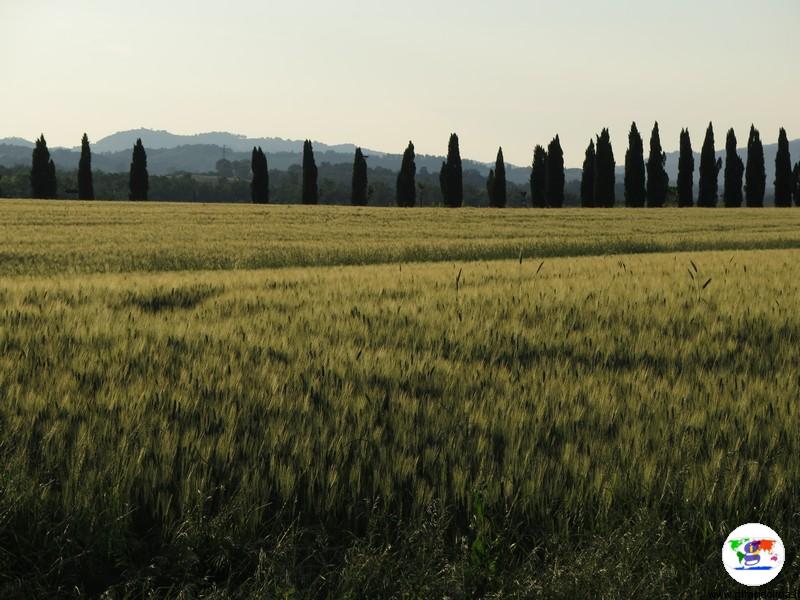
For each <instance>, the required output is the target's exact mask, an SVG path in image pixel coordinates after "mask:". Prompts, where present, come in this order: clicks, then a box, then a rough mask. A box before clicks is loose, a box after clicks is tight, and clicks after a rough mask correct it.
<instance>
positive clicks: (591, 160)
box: [581, 140, 595, 208]
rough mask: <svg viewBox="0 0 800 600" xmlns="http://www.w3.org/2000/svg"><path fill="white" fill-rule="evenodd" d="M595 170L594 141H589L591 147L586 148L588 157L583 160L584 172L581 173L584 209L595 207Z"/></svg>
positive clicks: (582, 204)
mask: <svg viewBox="0 0 800 600" xmlns="http://www.w3.org/2000/svg"><path fill="white" fill-rule="evenodd" d="M594 170H595V152H594V140H589V145H588V146H587V148H586V157H585V158H584V159H583V172H582V173H581V206H583V207H584V208H593V207H594Z"/></svg>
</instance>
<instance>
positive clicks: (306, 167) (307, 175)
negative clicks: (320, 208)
mask: <svg viewBox="0 0 800 600" xmlns="http://www.w3.org/2000/svg"><path fill="white" fill-rule="evenodd" d="M317 173H318V171H317V163H316V161H315V160H314V147H313V146H312V145H311V140H306V141H305V143H304V144H303V187H302V198H301V200H302V202H303V204H319V186H318V185H317Z"/></svg>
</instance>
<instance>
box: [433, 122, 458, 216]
mask: <svg viewBox="0 0 800 600" xmlns="http://www.w3.org/2000/svg"><path fill="white" fill-rule="evenodd" d="M439 185H440V186H441V188H442V199H443V200H444V204H445V206H449V207H450V208H458V207H460V206H462V205H463V204H464V179H463V173H462V170H461V152H460V150H459V148H458V136H457V135H456V134H455V133H453V134H451V135H450V143H449V144H448V146H447V160H446V161H445V162H444V163H443V164H442V170H441V172H440V173H439Z"/></svg>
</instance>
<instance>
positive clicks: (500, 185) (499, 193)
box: [486, 148, 507, 208]
mask: <svg viewBox="0 0 800 600" xmlns="http://www.w3.org/2000/svg"><path fill="white" fill-rule="evenodd" d="M489 174H490V175H491V181H487V183H486V185H487V190H488V192H489V206H493V207H495V208H505V206H506V187H507V186H506V163H505V160H504V159H503V149H502V148H500V149H499V150H498V151H497V160H496V161H495V163H494V170H493V171H491V170H490V171H489Z"/></svg>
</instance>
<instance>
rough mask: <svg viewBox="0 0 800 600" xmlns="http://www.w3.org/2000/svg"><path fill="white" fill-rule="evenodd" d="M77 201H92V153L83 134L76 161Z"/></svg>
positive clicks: (87, 138) (87, 139)
mask: <svg viewBox="0 0 800 600" xmlns="http://www.w3.org/2000/svg"><path fill="white" fill-rule="evenodd" d="M78 199H80V200H94V181H93V178H92V151H91V149H90V148H89V136H87V135H86V134H85V133H84V134H83V139H82V140H81V158H80V160H79V161H78Z"/></svg>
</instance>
